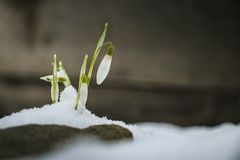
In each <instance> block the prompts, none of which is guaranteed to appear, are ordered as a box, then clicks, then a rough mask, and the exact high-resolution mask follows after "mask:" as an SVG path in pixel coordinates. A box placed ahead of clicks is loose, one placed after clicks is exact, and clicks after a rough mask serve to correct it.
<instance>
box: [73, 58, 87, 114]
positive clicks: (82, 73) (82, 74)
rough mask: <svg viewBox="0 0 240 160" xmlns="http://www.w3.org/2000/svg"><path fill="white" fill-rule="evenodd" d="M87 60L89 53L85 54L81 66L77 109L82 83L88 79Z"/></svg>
mask: <svg viewBox="0 0 240 160" xmlns="http://www.w3.org/2000/svg"><path fill="white" fill-rule="evenodd" d="M87 60H88V55H85V57H84V60H83V63H82V66H81V70H80V74H79V81H78V95H77V99H76V105H75V110H77V108H78V105H79V99H80V88H81V84H82V82H84V83H86V81H87V78H86V68H87Z"/></svg>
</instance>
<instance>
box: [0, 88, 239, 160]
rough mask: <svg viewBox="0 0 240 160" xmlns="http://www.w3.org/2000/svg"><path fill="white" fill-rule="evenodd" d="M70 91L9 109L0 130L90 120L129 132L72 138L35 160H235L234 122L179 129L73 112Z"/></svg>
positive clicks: (85, 124)
mask: <svg viewBox="0 0 240 160" xmlns="http://www.w3.org/2000/svg"><path fill="white" fill-rule="evenodd" d="M76 95H77V94H76V90H75V89H74V88H73V87H68V88H66V89H65V90H64V91H63V92H62V93H61V97H60V102H58V103H55V104H51V105H45V106H43V107H41V108H33V109H26V110H22V111H21V112H18V113H13V114H11V115H10V116H6V117H4V118H2V119H0V128H7V127H12V126H19V125H24V124H61V125H68V126H72V127H76V128H86V127H88V126H90V125H96V124H118V125H121V126H123V127H126V128H128V129H129V130H131V131H132V132H133V136H134V140H133V141H126V142H124V141H123V142H119V143H104V142H101V141H96V140H94V141H91V140H87V141H85V142H83V141H82V140H81V143H80V141H79V140H78V139H75V140H74V141H70V142H69V143H66V145H65V146H64V147H61V148H56V149H55V150H54V151H53V152H51V153H48V154H46V155H44V156H41V157H37V159H46V160H49V159H54V160H55V159H56V160H59V159H60V160H61V159H81V160H95V159H97V160H99V159H104V160H122V159H124V160H135V159H136V160H145V159H146V160H240V125H234V124H230V123H225V124H222V125H219V126H216V127H189V128H182V127H178V126H174V125H170V124H163V123H141V124H135V125H129V124H125V123H124V122H122V121H112V120H109V119H107V118H106V117H103V118H100V117H97V116H95V115H94V114H92V113H91V112H90V111H88V110H85V111H84V112H83V113H82V114H80V113H79V112H76V111H75V110H74V104H75V99H76Z"/></svg>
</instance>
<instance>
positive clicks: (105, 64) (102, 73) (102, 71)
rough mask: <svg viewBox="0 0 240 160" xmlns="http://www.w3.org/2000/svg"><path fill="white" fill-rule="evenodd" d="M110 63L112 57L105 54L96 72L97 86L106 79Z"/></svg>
mask: <svg viewBox="0 0 240 160" xmlns="http://www.w3.org/2000/svg"><path fill="white" fill-rule="evenodd" d="M111 63H112V56H111V55H108V54H106V55H105V56H104V58H103V60H102V61H101V63H100V65H99V67H98V70H97V84H98V85H100V84H101V83H102V82H103V81H104V80H105V79H106V77H107V75H108V73H109V71H110V67H111Z"/></svg>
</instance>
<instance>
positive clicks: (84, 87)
mask: <svg viewBox="0 0 240 160" xmlns="http://www.w3.org/2000/svg"><path fill="white" fill-rule="evenodd" d="M87 98H88V84H87V83H82V84H81V87H80V98H79V103H78V104H79V107H80V108H85V106H86V102H87Z"/></svg>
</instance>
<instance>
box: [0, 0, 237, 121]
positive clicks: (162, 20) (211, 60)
mask: <svg viewBox="0 0 240 160" xmlns="http://www.w3.org/2000/svg"><path fill="white" fill-rule="evenodd" d="M238 15H239V5H237V1H233V0H230V1H223V0H220V1H216V0H212V1H201V0H192V1H190V0H184V1H177V0H170V1H152V0H151V1H148V0H141V1H135V0H134V1H127V0H123V1H110V0H103V1H98V0H90V1H77V0H68V1H64V0H52V1H50V0H35V1H34V0H33V1H31V0H22V1H21V0H5V1H1V2H0V116H1V117H2V116H4V115H7V114H10V113H11V112H15V111H19V110H21V109H22V108H28V107H32V106H41V105H42V104H45V103H50V93H49V92H50V86H49V84H47V83H45V82H42V81H41V80H39V77H40V76H42V75H46V74H49V73H50V71H51V65H50V63H51V57H52V55H53V54H54V53H57V55H58V57H59V58H60V59H61V60H62V61H63V64H64V66H65V68H66V69H67V71H68V72H69V74H70V77H71V79H72V81H73V85H74V86H77V77H78V73H79V69H80V65H81V63H82V59H83V56H84V54H86V53H87V54H89V55H92V52H93V49H94V47H95V44H96V41H97V39H98V36H99V34H100V32H101V30H102V28H103V25H104V23H105V22H106V21H107V22H109V32H108V36H107V40H110V41H112V42H113V43H114V44H115V46H116V50H115V53H114V57H113V58H114V59H113V63H112V68H111V71H110V74H109V76H108V79H107V80H106V81H105V82H104V83H103V84H102V85H101V86H100V87H99V86H97V85H96V84H95V80H92V84H91V86H90V92H89V100H88V106H89V109H91V110H92V111H93V112H94V113H96V114H97V115H100V116H102V115H106V116H108V117H110V118H112V119H121V120H125V121H127V122H139V121H158V122H171V123H175V124H180V125H194V124H199V125H215V124H219V123H222V122H228V121H230V122H235V123H238V122H240V74H239V69H240V63H239V60H240V54H239V50H240V49H239V28H240V24H239V16H238ZM101 58H102V57H101ZM101 58H100V59H101ZM98 63H99V62H98ZM95 69H96V68H95Z"/></svg>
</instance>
